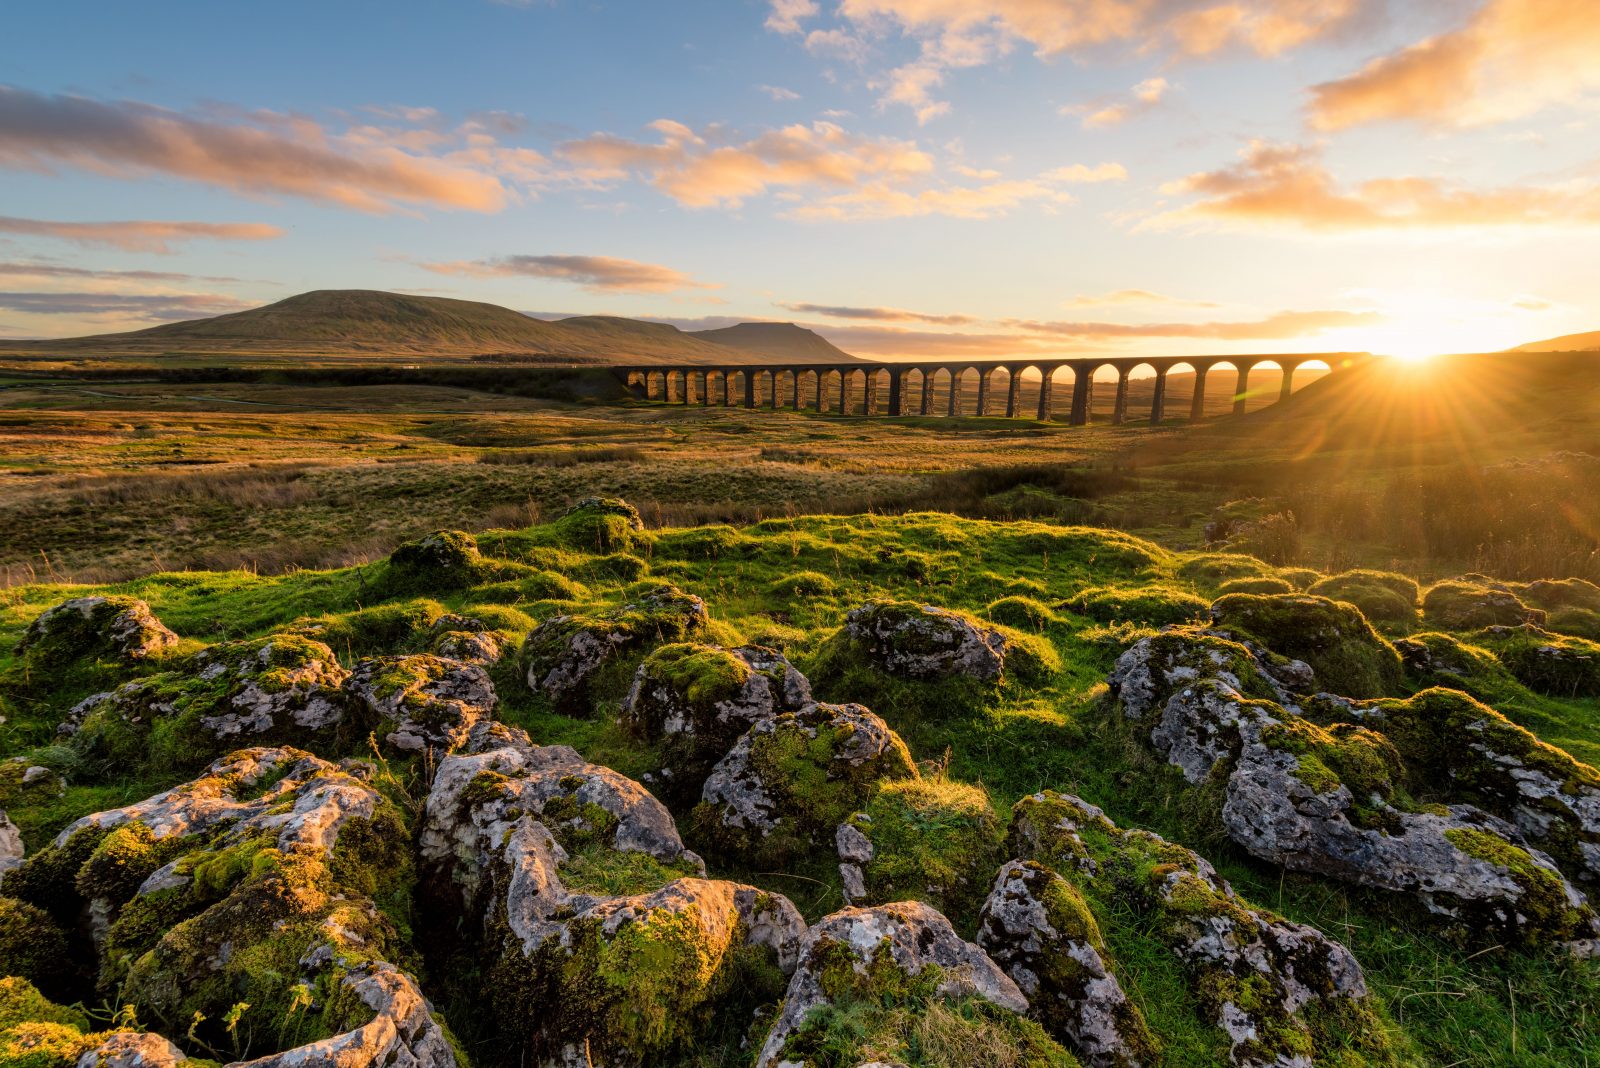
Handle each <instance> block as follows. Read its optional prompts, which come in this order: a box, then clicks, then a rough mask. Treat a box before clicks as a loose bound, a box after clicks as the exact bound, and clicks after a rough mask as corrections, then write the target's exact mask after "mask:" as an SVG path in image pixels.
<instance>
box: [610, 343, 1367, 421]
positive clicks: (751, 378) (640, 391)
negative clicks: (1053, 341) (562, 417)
mask: <svg viewBox="0 0 1600 1068" xmlns="http://www.w3.org/2000/svg"><path fill="white" fill-rule="evenodd" d="M1367 358H1368V354H1367V353H1360V352H1301V353H1293V354H1282V355H1258V356H1166V357H1158V358H1150V357H1143V356H1116V357H1102V358H1090V359H1076V360H956V361H937V362H932V363H923V362H914V363H898V362H896V363H878V362H871V361H867V360H856V361H852V362H849V363H796V364H786V363H762V364H753V363H736V364H724V365H694V366H689V365H682V366H672V365H667V366H655V367H640V366H631V367H613V368H611V371H612V373H613V374H615V375H616V376H617V378H618V379H619V380H621V381H622V382H623V383H624V384H625V385H626V386H627V387H628V389H629V391H630V392H631V393H632V394H633V395H634V396H635V397H636V398H638V399H639V400H653V401H661V402H664V403H669V404H674V403H675V404H694V403H698V404H701V405H711V404H720V405H724V406H729V407H732V406H735V405H741V404H742V405H743V407H746V408H755V407H758V406H764V407H768V408H780V407H787V408H793V409H795V410H797V411H798V410H800V409H802V408H812V409H814V410H815V411H818V412H829V411H831V412H834V413H835V414H842V415H849V414H860V415H890V416H896V415H939V414H943V415H946V416H953V415H955V414H957V413H958V412H959V411H960V410H961V398H962V390H963V386H964V383H965V381H966V380H967V379H968V378H969V376H970V377H975V378H976V385H977V414H979V415H1001V414H1004V415H1005V416H1006V417H1007V418H1017V417H1018V416H1023V415H1026V414H1027V413H1025V412H1022V411H1019V408H1020V407H1021V386H1022V384H1023V376H1024V375H1025V374H1027V373H1028V372H1032V373H1033V374H1035V375H1037V376H1038V377H1039V397H1038V403H1037V406H1036V410H1035V411H1034V413H1033V415H1034V417H1035V418H1037V419H1040V420H1048V419H1052V418H1055V415H1056V408H1055V392H1056V389H1057V387H1058V386H1061V385H1065V382H1063V381H1060V379H1061V378H1062V376H1063V373H1066V374H1070V376H1071V379H1070V380H1071V385H1072V407H1071V416H1070V422H1071V424H1072V425H1074V426H1083V425H1085V424H1087V423H1088V422H1089V418H1090V414H1091V412H1092V411H1093V404H1094V398H1093V392H1094V388H1095V385H1096V383H1095V376H1096V372H1099V371H1101V370H1103V369H1105V368H1110V369H1112V370H1114V371H1115V372H1116V375H1117V380H1116V383H1115V386H1116V391H1117V394H1116V405H1115V407H1114V408H1113V410H1112V416H1111V421H1112V422H1113V423H1117V424H1120V423H1123V422H1126V421H1127V416H1128V380H1129V376H1130V375H1131V374H1132V373H1133V372H1134V371H1135V370H1137V369H1138V368H1140V367H1146V368H1149V369H1150V371H1151V372H1152V374H1153V376H1154V379H1155V387H1154V395H1153V398H1152V401H1151V405H1150V422H1151V423H1159V422H1161V421H1162V420H1163V419H1164V418H1165V417H1166V414H1167V413H1166V392H1167V376H1168V375H1169V374H1170V373H1172V372H1173V371H1174V370H1175V369H1179V368H1186V369H1189V370H1192V371H1193V372H1194V376H1195V385H1194V395H1193V397H1192V398H1191V400H1190V405H1189V419H1190V420H1192V421H1197V420H1199V419H1200V418H1202V417H1203V416H1204V414H1205V390H1206V376H1207V374H1208V373H1210V372H1211V371H1212V370H1213V369H1214V368H1217V367H1218V366H1219V365H1226V366H1227V367H1228V368H1229V369H1231V370H1233V371H1234V373H1235V376H1236V377H1235V384H1234V390H1233V396H1234V400H1233V411H1234V412H1235V414H1238V413H1242V412H1243V411H1244V407H1245V398H1246V396H1247V392H1248V389H1249V381H1250V371H1251V369H1252V368H1255V367H1258V366H1260V365H1262V364H1267V363H1270V364H1274V365H1276V366H1277V367H1278V368H1280V369H1281V370H1282V373H1283V379H1282V383H1281V385H1280V387H1279V399H1280V400H1282V399H1284V398H1286V397H1288V396H1289V394H1290V392H1291V391H1292V389H1293V388H1294V372H1295V370H1296V368H1298V367H1300V366H1302V365H1303V364H1307V363H1324V364H1326V365H1327V366H1328V369H1329V371H1332V372H1338V371H1340V370H1343V369H1344V368H1347V367H1351V366H1353V365H1355V364H1357V363H1360V362H1362V361H1364V360H1366V359H1367ZM1001 371H1004V372H1005V380H1004V382H1003V383H1001V389H1003V393H999V390H997V389H996V388H995V382H996V376H997V373H998V372H1001ZM941 381H942V382H943V383H944V385H943V389H944V390H945V391H947V394H946V396H945V398H944V404H943V405H942V407H944V409H945V410H944V412H942V413H940V412H936V411H934V408H935V396H936V392H937V391H938V390H939V389H940V383H941ZM1101 384H1102V385H1105V386H1110V385H1112V383H1111V382H1109V381H1107V382H1104V383H1101ZM758 387H760V388H759V389H758ZM997 393H999V395H997ZM885 394H887V404H886V405H885V404H882V403H881V401H882V400H883V399H884V395H885ZM758 396H759V397H760V398H761V399H762V400H763V401H764V405H758V403H757V399H758ZM785 396H786V397H787V403H784V402H783V401H784V398H785ZM853 398H854V399H856V400H855V403H852V399H853ZM1030 399H1031V398H1030ZM847 408H849V409H851V410H849V411H847V410H846V409H847Z"/></svg>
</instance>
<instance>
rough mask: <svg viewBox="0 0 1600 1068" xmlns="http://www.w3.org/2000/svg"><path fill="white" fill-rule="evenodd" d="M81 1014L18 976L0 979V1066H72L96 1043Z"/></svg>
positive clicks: (46, 1067) (85, 1018)
mask: <svg viewBox="0 0 1600 1068" xmlns="http://www.w3.org/2000/svg"><path fill="white" fill-rule="evenodd" d="M88 1032H89V1021H88V1018H87V1017H85V1016H84V1014H83V1013H81V1012H79V1011H78V1010H76V1009H69V1008H66V1007H65V1006H62V1005H57V1004H55V1003H54V1002H52V1001H51V1000H50V999H49V998H46V997H45V996H44V995H43V994H41V993H40V992H39V991H38V989H37V988H35V987H34V985H33V984H32V983H30V982H28V980H27V979H25V978H22V977H20V976H9V977H4V978H0V1066H4V1068H76V1065H77V1063H78V1058H80V1057H81V1056H83V1055H84V1054H85V1053H87V1052H89V1051H90V1050H92V1049H94V1048H95V1047H96V1046H98V1045H99V1044H100V1042H101V1040H102V1038H104V1037H106V1036H105V1035H103V1034H90V1033H88Z"/></svg>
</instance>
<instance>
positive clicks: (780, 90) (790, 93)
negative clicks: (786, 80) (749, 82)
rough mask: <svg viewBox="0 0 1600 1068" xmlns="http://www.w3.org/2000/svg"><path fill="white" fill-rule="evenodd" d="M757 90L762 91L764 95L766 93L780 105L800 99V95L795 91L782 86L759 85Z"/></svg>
mask: <svg viewBox="0 0 1600 1068" xmlns="http://www.w3.org/2000/svg"><path fill="white" fill-rule="evenodd" d="M756 88H757V89H759V90H761V91H762V92H763V93H766V94H767V95H768V96H769V97H771V98H772V99H774V100H776V101H778V102H779V103H783V102H785V101H788V100H799V99H800V94H799V93H797V92H795V91H794V90H793V89H785V88H784V87H783V86H781V85H758V86H756Z"/></svg>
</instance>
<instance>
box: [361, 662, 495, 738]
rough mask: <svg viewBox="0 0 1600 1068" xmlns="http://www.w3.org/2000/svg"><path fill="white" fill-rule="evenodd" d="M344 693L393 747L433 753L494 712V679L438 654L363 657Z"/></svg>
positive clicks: (477, 668)
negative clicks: (491, 679)
mask: <svg viewBox="0 0 1600 1068" xmlns="http://www.w3.org/2000/svg"><path fill="white" fill-rule="evenodd" d="M344 686H345V692H346V693H347V694H348V695H349V696H350V698H351V700H352V702H353V703H354V704H355V705H356V706H357V707H359V708H361V709H363V710H364V711H365V713H366V716H365V717H364V718H365V719H366V720H368V721H371V722H374V723H376V724H377V731H378V736H379V737H380V738H382V739H383V741H384V742H385V743H387V744H388V745H391V746H393V747H394V748H396V749H399V750H403V751H410V752H421V751H423V750H428V751H430V752H431V753H433V754H434V755H435V756H436V757H437V756H442V755H444V754H446V753H450V752H453V751H455V750H456V749H458V748H459V747H460V746H461V745H463V744H464V743H465V742H466V740H467V736H468V734H469V733H470V732H471V730H472V727H473V725H474V724H476V723H477V722H478V721H479V720H481V719H486V718H488V717H489V716H491V715H492V714H493V712H494V707H495V702H496V698H495V692H494V683H493V682H491V681H490V679H489V673H488V672H487V671H485V670H484V669H483V668H481V667H479V666H478V665H476V664H468V663H464V662H462V661H460V660H447V659H445V658H444V657H441V656H433V655H430V654H425V653H424V654H417V655H413V656H379V657H372V658H369V659H367V660H363V661H361V662H360V663H358V664H357V665H356V666H355V669H354V670H353V671H352V672H351V673H350V677H349V679H347V680H346V681H345V684H344Z"/></svg>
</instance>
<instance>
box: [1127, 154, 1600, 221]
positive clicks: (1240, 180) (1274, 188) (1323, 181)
mask: <svg viewBox="0 0 1600 1068" xmlns="http://www.w3.org/2000/svg"><path fill="white" fill-rule="evenodd" d="M1241 156H1242V157H1243V158H1242V160H1241V162H1239V163H1238V164H1236V165H1234V166H1232V167H1226V168H1223V169H1221V170H1216V171H1206V172H1202V173H1199V174H1192V175H1190V176H1188V177H1187V178H1183V179H1180V180H1179V181H1176V182H1171V183H1168V184H1167V185H1166V186H1163V187H1162V192H1164V193H1168V194H1171V195H1188V196H1194V197H1198V198H1199V199H1197V200H1195V201H1194V202H1192V203H1190V204H1187V205H1185V206H1182V207H1179V208H1176V209H1173V210H1171V211H1168V212H1165V213H1163V214H1160V215H1157V216H1154V217H1153V218H1150V219H1146V220H1145V221H1144V222H1143V223H1141V224H1140V228H1142V229H1167V228H1171V227H1174V226H1183V225H1209V226H1224V227H1228V226H1252V227H1269V228H1273V227H1275V228H1289V229H1298V230H1306V231H1312V232H1317V233H1342V232H1358V231H1382V230H1423V229H1443V228H1468V227H1474V228H1475V227H1506V226H1570V225H1579V224H1582V225H1594V224H1596V223H1600V184H1597V183H1595V182H1594V181H1592V180H1590V181H1576V182H1568V183H1564V184H1560V185H1547V186H1536V185H1511V186H1501V187H1498V188H1493V189H1471V188H1467V187H1465V186H1461V185H1459V184H1457V183H1454V182H1451V181H1449V180H1447V179H1443V178H1433V177H1400V178H1375V179H1370V180H1368V181H1365V182H1361V183H1359V184H1356V185H1353V186H1348V187H1346V186H1342V185H1341V184H1340V183H1338V182H1337V181H1336V180H1335V178H1334V177H1333V175H1332V174H1331V173H1330V172H1329V171H1328V169H1327V167H1326V166H1324V165H1323V163H1322V159H1321V155H1320V153H1319V151H1318V150H1317V149H1315V148H1309V147H1306V146H1303V145H1286V144H1274V143H1270V142H1265V141H1253V142H1251V143H1250V145H1249V146H1248V147H1246V148H1245V149H1244V150H1243V151H1242V152H1241Z"/></svg>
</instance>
